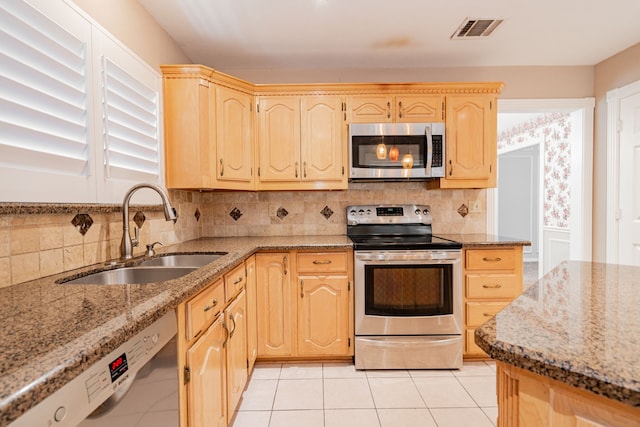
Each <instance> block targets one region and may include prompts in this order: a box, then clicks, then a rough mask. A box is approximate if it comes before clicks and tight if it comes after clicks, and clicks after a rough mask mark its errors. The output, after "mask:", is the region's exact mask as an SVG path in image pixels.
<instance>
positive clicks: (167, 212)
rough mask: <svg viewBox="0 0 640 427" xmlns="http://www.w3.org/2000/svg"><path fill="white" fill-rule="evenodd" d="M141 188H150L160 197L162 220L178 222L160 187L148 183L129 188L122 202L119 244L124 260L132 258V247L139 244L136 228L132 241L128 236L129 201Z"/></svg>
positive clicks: (164, 192) (176, 215)
mask: <svg viewBox="0 0 640 427" xmlns="http://www.w3.org/2000/svg"><path fill="white" fill-rule="evenodd" d="M141 188H150V189H152V190H155V192H156V193H158V194H159V195H160V198H162V204H163V206H164V218H165V219H166V220H167V221H173V222H174V223H175V222H176V221H177V220H178V214H177V213H176V211H175V209H173V207H171V204H170V203H169V197H168V196H167V193H166V191H165V190H164V189H163V188H162V187H160V186H158V185H155V184H149V183H142V184H136V185H134V186H133V187H131V188H130V189H129V191H127V194H125V195H124V200H123V201H122V242H121V243H120V256H121V257H122V258H124V259H129V258H131V257H133V247H134V246H138V243H140V242H139V238H138V227H137V226H135V227H134V230H135V238H134V239H133V240H132V239H131V235H129V201H130V200H131V196H133V193H135V192H136V191H137V190H139V189H141Z"/></svg>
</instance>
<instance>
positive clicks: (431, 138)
mask: <svg viewBox="0 0 640 427" xmlns="http://www.w3.org/2000/svg"><path fill="white" fill-rule="evenodd" d="M444 130H445V127H444V123H362V124H360V123H355V124H351V125H349V179H350V180H351V181H399V180H411V179H415V180H420V179H422V180H425V179H429V178H438V177H443V176H444V170H445V168H444V158H445V135H444V134H445V131H444Z"/></svg>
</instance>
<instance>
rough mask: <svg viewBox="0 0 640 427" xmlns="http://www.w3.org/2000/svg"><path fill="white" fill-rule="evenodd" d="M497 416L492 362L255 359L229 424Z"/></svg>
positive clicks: (446, 421)
mask: <svg viewBox="0 0 640 427" xmlns="http://www.w3.org/2000/svg"><path fill="white" fill-rule="evenodd" d="M497 414H498V408H497V403H496V376H495V364H494V363H492V362H482V361H480V362H465V363H464V366H463V368H462V369H461V370H451V371H429V370H424V371H423V370H418V371H413V370H409V371H407V370H390V371H356V370H355V368H354V366H353V364H350V363H315V364H293V363H291V364H289V363H285V364H259V365H256V367H255V370H254V372H253V374H252V376H251V378H250V380H249V384H248V385H247V389H246V390H245V392H244V394H243V398H242V401H241V402H240V407H239V409H238V411H237V412H236V414H235V419H234V422H233V427H280V426H283V427H284V426H286V427H297V426H301V427H342V426H345V427H369V426H371V427H375V426H377V427H414V426H415V427H418V426H420V427H459V426H465V427H485V426H487V427H491V426H494V425H495V422H496V417H497Z"/></svg>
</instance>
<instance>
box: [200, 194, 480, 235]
mask: <svg viewBox="0 0 640 427" xmlns="http://www.w3.org/2000/svg"><path fill="white" fill-rule="evenodd" d="M470 200H480V201H481V206H482V207H483V209H481V212H475V213H469V214H468V215H466V216H464V217H463V216H462V215H460V214H459V213H458V212H457V211H458V209H459V207H460V206H461V205H463V204H465V205H466V204H467V203H468V202H469V201H470ZM202 203H203V206H204V208H203V218H202V221H203V225H202V233H203V236H211V237H222V236H287V235H315V234H330V235H335V234H345V233H346V209H347V206H349V205H358V204H374V203H416V204H426V205H431V209H432V213H433V221H434V224H433V231H434V233H483V232H485V231H486V209H484V206H485V204H486V190H426V189H425V184H424V183H422V182H398V183H351V184H349V190H345V191H296V192H293V191H269V192H267V191H265V192H222V191H219V192H212V193H203V194H202Z"/></svg>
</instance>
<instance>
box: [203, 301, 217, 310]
mask: <svg viewBox="0 0 640 427" xmlns="http://www.w3.org/2000/svg"><path fill="white" fill-rule="evenodd" d="M216 305H218V299H217V298H214V299H213V300H212V301H211V305H205V306H204V311H209V310H211V309H212V308H213V307H215V306H216Z"/></svg>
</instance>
